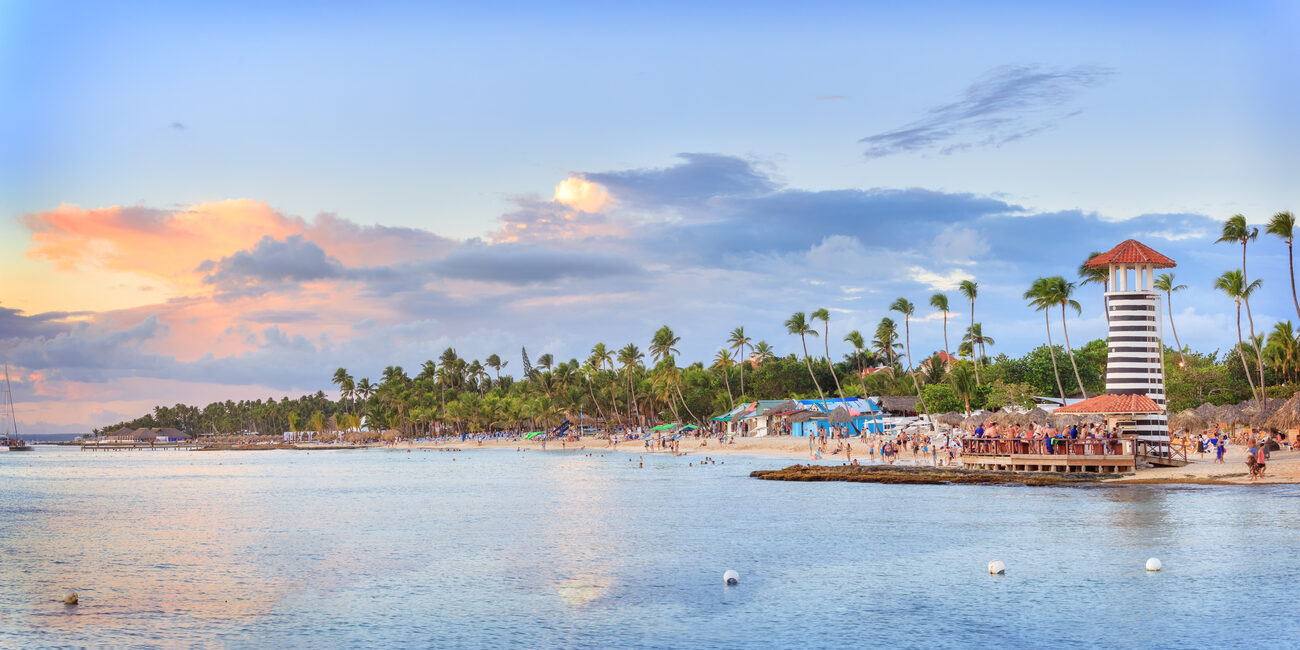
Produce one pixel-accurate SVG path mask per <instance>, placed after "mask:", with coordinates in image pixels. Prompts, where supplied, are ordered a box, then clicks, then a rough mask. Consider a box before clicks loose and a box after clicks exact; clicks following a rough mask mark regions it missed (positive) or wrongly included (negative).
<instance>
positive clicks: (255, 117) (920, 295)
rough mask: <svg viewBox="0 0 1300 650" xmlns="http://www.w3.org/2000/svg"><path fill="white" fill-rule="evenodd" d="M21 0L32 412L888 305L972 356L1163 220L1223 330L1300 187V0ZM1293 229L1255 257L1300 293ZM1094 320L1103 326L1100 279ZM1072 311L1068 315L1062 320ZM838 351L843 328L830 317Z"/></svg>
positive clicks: (1177, 307)
mask: <svg viewBox="0 0 1300 650" xmlns="http://www.w3.org/2000/svg"><path fill="white" fill-rule="evenodd" d="M1084 4H1085V3H1075V4H1073V5H1070V6H1058V3H1029V2H1025V3H1017V2H992V3H959V2H929V3H926V2H918V3H907V4H906V6H898V5H899V3H861V2H858V3H818V2H809V3H801V4H800V5H799V6H798V7H792V6H788V5H787V6H783V5H782V4H778V3H762V2H759V3H755V2H746V3H732V2H720V3H708V5H707V6H698V3H671V2H667V3H653V4H650V5H644V6H622V5H621V4H620V3H609V4H597V3H553V4H549V5H544V6H542V5H533V4H515V3H462V4H436V5H435V4H433V3H364V4H363V6H353V5H348V4H332V3H274V2H256V3H244V2H222V3H210V4H206V5H203V4H197V3H195V4H186V5H184V6H182V5H175V4H168V3H132V2H122V3H79V2H19V1H14V0H4V1H0V97H3V98H5V101H3V102H0V116H2V117H3V119H0V359H3V361H4V362H6V363H7V364H9V366H10V372H11V375H12V376H13V379H14V388H13V390H14V399H15V401H16V407H17V414H18V419H19V424H20V428H21V430H23V431H27V432H32V433H38V432H71V431H87V430H89V429H90V428H91V427H96V426H102V425H105V424H110V423H113V422H117V421H120V420H122V419H127V418H133V417H136V416H138V415H140V414H142V413H144V412H146V411H148V410H149V409H151V408H152V407H153V406H154V405H156V404H174V403H178V402H183V403H191V404H198V405H203V404H206V403H208V402H211V401H218V400H226V399H235V400H238V399H254V398H262V399H266V398H268V397H277V398H278V397H280V396H284V395H288V396H297V395H300V394H303V393H309V392H315V391H316V390H326V391H327V392H328V391H329V390H330V389H331V388H333V387H332V386H331V385H330V383H329V379H330V377H331V376H332V374H333V370H334V369H335V368H337V367H346V368H348V369H349V371H350V372H351V373H352V374H353V375H354V376H355V377H358V378H360V377H366V376H368V377H370V378H372V379H375V378H377V377H378V375H379V373H380V372H381V370H382V369H383V368H384V367H385V366H387V365H394V364H395V365H402V366H404V367H405V368H407V369H408V371H413V370H414V369H416V368H418V367H419V365H420V364H421V363H422V362H423V361H424V360H425V359H431V358H433V359H436V358H437V356H438V355H439V354H440V353H441V351H442V350H443V349H444V348H446V347H454V348H455V349H456V350H457V352H459V353H460V354H461V355H462V356H465V357H468V358H484V357H486V356H487V355H489V354H493V353H496V354H500V355H501V357H502V358H503V359H505V360H507V361H509V362H510V365H509V366H507V367H506V369H505V373H507V374H510V373H518V371H519V366H520V365H521V362H520V360H519V357H520V354H519V351H520V348H521V347H522V346H527V347H528V351H529V354H530V355H531V356H532V357H533V358H534V359H535V358H536V357H537V356H538V355H540V354H542V353H545V352H550V353H552V354H554V355H555V356H556V357H557V358H559V359H568V358H572V357H577V358H580V359H581V358H585V357H586V356H587V354H588V352H589V350H590V348H591V346H592V345H593V344H594V343H596V342H597V341H600V342H605V343H607V344H608V345H611V346H618V347H621V346H622V345H625V344H627V343H629V342H631V343H636V344H638V345H639V346H640V347H642V348H643V349H644V348H645V347H646V346H647V344H648V342H649V339H650V336H651V334H652V333H653V332H654V330H655V329H657V328H658V327H659V326H660V325H664V324H667V325H670V326H672V327H673V328H674V330H675V331H676V332H677V334H678V335H680V336H681V337H682V342H681V345H680V348H681V351H682V357H683V360H684V361H694V360H701V359H708V360H711V359H712V357H713V355H714V353H715V352H716V351H717V350H718V349H719V348H721V347H723V346H724V342H725V339H726V337H727V335H728V333H729V332H730V331H731V329H732V328H734V327H737V326H744V327H745V329H746V331H747V332H748V333H750V335H751V336H753V337H754V338H755V340H758V339H763V340H767V341H768V342H769V343H771V344H772V345H773V347H775V349H776V350H777V351H778V352H779V353H782V354H788V353H793V352H796V351H797V350H798V346H799V340H798V339H797V338H796V337H791V336H789V335H787V334H786V333H785V332H784V328H783V325H782V324H783V322H784V321H785V319H786V318H787V317H788V316H789V315H790V314H791V313H793V312H795V311H805V312H809V311H812V310H815V309H817V308H822V307H825V308H827V309H829V310H830V312H831V320H830V324H829V328H830V336H829V340H830V343H831V347H832V356H835V357H836V358H839V357H840V356H842V355H843V354H844V353H845V352H846V351H847V350H848V348H847V346H846V344H844V343H842V339H843V337H844V334H845V333H847V332H848V331H849V330H851V329H859V330H862V331H863V332H864V333H866V334H867V335H868V338H870V336H869V335H870V333H871V332H873V331H874V329H875V324H876V323H877V322H878V321H879V320H880V319H881V318H882V317H884V316H887V315H891V314H889V313H888V306H889V304H890V302H892V301H893V299H894V298H896V297H900V296H902V297H907V298H908V299H910V300H911V301H912V302H913V303H915V304H916V305H917V314H916V317H915V318H914V319H913V321H912V323H911V343H912V346H913V353H914V354H915V355H917V356H918V357H919V356H920V355H923V354H927V353H928V352H931V351H934V350H938V349H942V348H943V347H944V343H943V328H944V325H943V318H942V315H941V314H938V313H935V312H933V310H931V309H930V308H929V307H928V302H929V297H930V296H931V295H932V294H934V293H936V292H946V293H947V294H948V296H949V298H950V300H951V302H952V305H953V309H954V313H953V314H952V315H951V317H950V319H949V322H948V325H947V330H948V336H949V339H950V341H951V343H950V345H949V347H951V348H955V347H956V346H957V340H958V339H960V331H961V329H962V328H964V327H965V326H966V325H967V323H968V321H969V305H968V304H966V303H965V302H964V301H963V299H962V298H961V297H960V296H959V294H957V293H956V291H955V290H954V289H955V287H956V285H957V283H958V282H960V281H961V280H964V279H973V280H975V281H977V282H978V283H979V285H980V293H979V299H978V301H977V303H976V312H977V313H976V320H978V321H980V322H982V323H983V330H984V332H985V333H986V334H988V335H990V336H992V337H993V338H994V339H995V340H996V344H995V345H994V346H993V347H992V348H990V350H989V351H990V353H993V354H996V353H1002V352H1005V353H1008V354H1021V353H1024V352H1025V351H1027V350H1029V349H1031V348H1033V347H1035V346H1037V345H1040V344H1042V343H1044V342H1045V339H1046V331H1045V327H1044V322H1043V318H1042V314H1041V313H1037V312H1034V311H1033V310H1032V309H1031V308H1029V307H1027V306H1026V305H1025V301H1024V300H1023V299H1022V297H1021V295H1022V293H1023V292H1024V290H1025V289H1026V288H1027V287H1028V286H1029V284H1030V283H1031V282H1032V281H1033V279H1034V278H1036V277H1039V276H1047V275H1064V276H1066V277H1067V278H1069V279H1074V276H1075V269H1076V268H1077V266H1078V264H1079V263H1080V262H1082V261H1083V260H1084V259H1085V258H1086V257H1087V255H1088V254H1089V253H1090V252H1092V251H1104V250H1108V249H1109V248H1111V247H1113V246H1114V245H1115V244H1118V243H1119V242H1121V241H1123V240H1125V239H1128V238H1137V239H1139V240H1141V241H1143V242H1144V243H1146V244H1148V245H1150V246H1151V247H1153V248H1155V249H1156V250H1158V251H1160V252H1162V253H1164V254H1166V255H1169V256H1170V257H1172V258H1174V259H1175V260H1177V261H1178V263H1179V266H1178V268H1176V269H1174V273H1175V274H1176V276H1177V278H1178V281H1179V282H1181V283H1185V284H1187V285H1188V289H1187V290H1185V291H1182V292H1180V293H1177V294H1175V295H1174V305H1173V308H1174V309H1173V311H1174V324H1175V325H1176V326H1177V328H1178V334H1179V336H1180V339H1181V342H1182V343H1183V344H1185V345H1187V346H1190V347H1191V348H1192V349H1196V350H1201V351H1206V352H1208V351H1213V350H1216V349H1217V350H1226V349H1228V348H1229V347H1230V346H1231V345H1233V344H1234V343H1235V312H1234V310H1233V305H1232V303H1231V302H1230V301H1228V300H1227V299H1226V298H1225V297H1223V296H1222V295H1219V294H1216V293H1215V292H1214V291H1213V290H1212V282H1213V278H1214V277H1215V276H1217V275H1218V274H1219V273H1221V272H1222V271H1225V270H1228V269H1231V268H1234V267H1236V266H1237V265H1239V264H1240V255H1241V250H1240V247H1239V246H1230V245H1225V244H1218V245H1216V244H1214V243H1213V242H1214V240H1215V239H1216V238H1217V235H1218V231H1219V228H1220V224H1221V222H1222V220H1224V219H1225V218H1227V217H1229V216H1231V215H1233V214H1237V213H1241V214H1244V215H1245V216H1246V217H1247V219H1248V221H1249V222H1250V223H1252V224H1263V223H1264V222H1266V221H1267V220H1268V218H1269V217H1271V216H1272V215H1273V214H1274V213H1276V212H1278V211H1280V210H1292V211H1295V210H1300V185H1297V183H1296V182H1295V180H1296V179H1297V178H1298V177H1300V162H1297V160H1298V159H1297V156H1296V155H1295V152H1296V151H1300V127H1297V125H1296V121H1295V109H1294V107H1295V106H1297V105H1300V66H1297V65H1295V62H1296V54H1295V48H1294V44H1295V42H1297V37H1300V6H1298V5H1296V4H1295V3H1287V2H1241V3H1231V4H1230V5H1229V4H1226V3H1201V2H1123V3H1119V2H1116V3H1104V2H1103V3H1087V6H1084ZM1287 264H1288V260H1287V248H1286V246H1285V244H1284V243H1283V242H1282V241H1281V240H1279V239H1277V238H1275V237H1271V236H1267V235H1261V236H1260V238H1259V240H1257V241H1256V242H1254V243H1252V244H1251V245H1250V248H1249V259H1248V262H1247V271H1248V274H1249V276H1250V277H1251V278H1256V277H1258V278H1261V279H1262V280H1263V282H1264V284H1263V288H1262V289H1261V290H1260V292H1259V294H1257V296H1256V297H1255V298H1254V299H1253V300H1252V311H1253V315H1254V319H1255V324H1256V326H1257V330H1262V329H1267V328H1269V327H1271V324H1272V323H1273V322H1275V321H1277V320H1280V319H1281V320H1285V319H1290V318H1294V317H1295V316H1296V314H1295V310H1294V308H1293V306H1292V302H1291V296H1290V284H1289V277H1288V271H1287V268H1288V267H1287ZM1077 291H1078V296H1077V297H1078V299H1079V301H1080V302H1081V304H1082V306H1083V313H1082V314H1081V315H1079V316H1075V315H1073V314H1071V315H1070V320H1069V322H1068V325H1069V328H1070V330H1069V331H1070V337H1071V340H1072V341H1073V342H1074V343H1075V345H1076V346H1077V345H1079V344H1081V343H1082V342H1084V341H1087V340H1090V339H1092V338H1097V337H1100V336H1103V335H1104V330H1105V325H1104V316H1103V313H1102V311H1101V293H1100V289H1098V288H1096V287H1094V286H1086V287H1080V288H1079V289H1078V290H1077ZM1052 327H1053V336H1054V337H1056V340H1057V342H1059V341H1060V336H1061V334H1062V332H1061V329H1060V322H1059V318H1058V316H1057V315H1056V314H1053V322H1052ZM818 346H820V344H818Z"/></svg>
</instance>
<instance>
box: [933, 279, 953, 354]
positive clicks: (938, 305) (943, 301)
mask: <svg viewBox="0 0 1300 650" xmlns="http://www.w3.org/2000/svg"><path fill="white" fill-rule="evenodd" d="M930 306H931V307H934V308H935V309H937V310H939V311H941V312H943V353H944V354H946V355H948V356H952V348H950V347H948V294H946V293H936V294H934V295H933V296H930Z"/></svg>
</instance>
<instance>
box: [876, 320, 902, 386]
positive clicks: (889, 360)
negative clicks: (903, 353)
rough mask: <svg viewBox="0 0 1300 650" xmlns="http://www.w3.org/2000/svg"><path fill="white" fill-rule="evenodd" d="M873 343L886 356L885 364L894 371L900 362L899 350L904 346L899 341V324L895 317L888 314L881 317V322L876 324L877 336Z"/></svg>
mask: <svg viewBox="0 0 1300 650" xmlns="http://www.w3.org/2000/svg"><path fill="white" fill-rule="evenodd" d="M872 345H874V346H875V348H876V351H877V352H879V353H880V356H881V357H884V359H885V364H886V365H888V366H889V371H890V372H891V373H892V372H893V371H894V365H895V364H897V363H898V350H901V349H902V348H903V346H902V345H901V344H899V343H898V325H896V324H895V323H894V319H892V318H890V317H888V316H886V317H884V318H881V319H880V324H879V325H876V338H875V339H873V340H872Z"/></svg>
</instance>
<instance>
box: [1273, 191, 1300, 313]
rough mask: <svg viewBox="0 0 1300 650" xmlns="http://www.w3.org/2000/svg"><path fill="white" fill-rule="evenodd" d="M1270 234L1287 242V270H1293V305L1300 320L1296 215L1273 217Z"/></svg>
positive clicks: (1280, 214)
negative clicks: (1296, 261)
mask: <svg viewBox="0 0 1300 650" xmlns="http://www.w3.org/2000/svg"><path fill="white" fill-rule="evenodd" d="M1267 232H1268V234H1270V235H1277V236H1278V237H1279V238H1281V239H1282V241H1284V242H1286V263H1287V268H1289V269H1290V270H1291V303H1292V304H1294V305H1295V314H1296V318H1300V300H1297V299H1296V293H1295V256H1294V248H1293V244H1294V243H1295V215H1293V214H1291V213H1290V212H1279V213H1277V214H1275V215H1273V218H1272V219H1270V220H1269V222H1268V231H1267Z"/></svg>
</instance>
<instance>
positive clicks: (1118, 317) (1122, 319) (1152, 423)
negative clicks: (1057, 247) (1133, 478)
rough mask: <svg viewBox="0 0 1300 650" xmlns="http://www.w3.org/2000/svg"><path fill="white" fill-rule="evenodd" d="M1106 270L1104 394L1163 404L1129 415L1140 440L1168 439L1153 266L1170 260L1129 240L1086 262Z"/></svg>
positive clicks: (1160, 324)
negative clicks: (1157, 409) (1141, 397)
mask: <svg viewBox="0 0 1300 650" xmlns="http://www.w3.org/2000/svg"><path fill="white" fill-rule="evenodd" d="M1087 266H1088V267H1089V268H1105V269H1107V270H1108V272H1109V284H1107V285H1106V288H1107V291H1106V300H1107V303H1108V305H1109V309H1110V314H1109V321H1110V327H1109V330H1110V331H1109V350H1108V353H1107V356H1106V393H1107V394H1108V395H1145V396H1147V397H1149V398H1151V400H1152V401H1153V402H1155V403H1156V404H1157V405H1159V406H1160V408H1161V409H1162V410H1161V412H1159V413H1141V414H1136V415H1135V416H1134V421H1135V424H1136V426H1135V429H1136V431H1134V433H1136V434H1137V436H1138V438H1139V439H1140V440H1147V441H1150V442H1155V443H1164V444H1168V443H1169V421H1168V418H1167V415H1166V413H1165V412H1164V410H1163V409H1165V402H1166V399H1165V372H1164V367H1165V366H1164V342H1163V340H1162V332H1163V322H1162V320H1161V314H1162V313H1163V312H1162V311H1161V308H1160V293H1159V292H1157V291H1156V290H1155V287H1154V284H1155V276H1156V269H1168V268H1173V267H1174V266H1176V264H1175V262H1174V261H1173V260H1172V259H1169V258H1168V257H1165V256H1164V255H1161V254H1160V253H1157V252H1156V251H1155V250H1153V249H1152V248H1151V247H1149V246H1147V245H1145V244H1143V243H1142V242H1139V241H1137V240H1134V239H1129V240H1126V241H1124V242H1123V243H1121V244H1120V245H1118V246H1116V247H1115V248H1112V249H1110V250H1109V251H1107V252H1105V253H1102V254H1101V255H1098V256H1096V257H1094V258H1092V259H1090V260H1088V262H1087Z"/></svg>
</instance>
